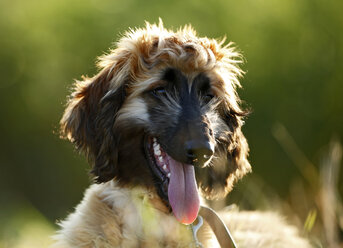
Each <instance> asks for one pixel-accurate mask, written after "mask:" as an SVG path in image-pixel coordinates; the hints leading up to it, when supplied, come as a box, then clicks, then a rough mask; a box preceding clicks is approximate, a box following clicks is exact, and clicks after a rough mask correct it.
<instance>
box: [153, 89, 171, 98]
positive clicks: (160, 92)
mask: <svg viewBox="0 0 343 248" xmlns="http://www.w3.org/2000/svg"><path fill="white" fill-rule="evenodd" d="M152 94H153V95H154V96H156V97H160V96H165V95H166V94H167V92H166V89H165V88H164V87H157V88H156V89H153V90H152Z"/></svg>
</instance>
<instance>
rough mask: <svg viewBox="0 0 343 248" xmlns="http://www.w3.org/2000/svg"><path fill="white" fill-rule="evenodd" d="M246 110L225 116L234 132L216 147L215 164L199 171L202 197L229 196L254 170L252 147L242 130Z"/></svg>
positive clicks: (227, 123)
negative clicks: (236, 183) (250, 151)
mask: <svg viewBox="0 0 343 248" xmlns="http://www.w3.org/2000/svg"><path fill="white" fill-rule="evenodd" d="M247 114H248V113H245V112H243V111H239V112H235V111H230V112H228V113H225V114H223V115H224V116H223V120H224V122H225V123H226V125H227V126H228V127H229V129H230V132H228V133H226V135H225V136H226V138H224V140H222V141H221V142H219V144H218V146H217V147H216V152H215V155H214V158H213V159H212V161H211V165H210V166H207V167H205V168H202V169H201V170H199V173H198V176H199V179H200V180H199V182H200V189H201V191H202V194H203V195H204V196H205V198H207V199H218V198H223V197H225V196H226V195H227V194H228V193H229V192H230V191H231V190H232V188H233V184H234V183H235V182H236V181H237V180H238V179H240V178H242V177H243V176H244V175H245V174H247V173H248V172H250V171H251V166H250V163H249V161H248V153H249V146H248V143H247V141H246V138H245V137H244V135H243V133H242V130H241V127H242V125H243V120H242V118H243V116H245V115H247Z"/></svg>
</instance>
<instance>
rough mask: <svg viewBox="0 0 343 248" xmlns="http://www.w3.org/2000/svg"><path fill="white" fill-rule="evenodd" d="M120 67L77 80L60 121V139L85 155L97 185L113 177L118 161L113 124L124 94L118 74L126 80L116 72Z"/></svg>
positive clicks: (116, 137) (123, 85)
mask: <svg viewBox="0 0 343 248" xmlns="http://www.w3.org/2000/svg"><path fill="white" fill-rule="evenodd" d="M119 65H120V63H117V65H116V66H113V65H110V64H109V65H107V66H106V67H105V68H103V69H102V70H101V71H100V72H99V73H98V74H97V75H96V76H94V77H93V78H83V81H76V82H75V89H74V92H73V93H72V95H71V98H70V100H69V101H68V103H67V108H66V110H65V112H64V115H63V117H62V119H61V121H60V125H61V136H62V137H63V138H67V139H69V140H70V141H71V142H73V143H74V144H75V146H76V148H77V149H79V150H80V151H82V152H84V153H85V154H86V155H87V157H88V159H89V160H90V161H91V162H92V163H93V164H94V166H93V170H92V173H93V174H95V175H96V176H97V178H96V180H97V181H99V182H103V181H108V180H110V179H111V178H112V177H113V175H114V170H115V166H114V165H115V164H116V159H117V149H116V143H117V142H116V140H117V139H119V136H118V135H117V134H116V133H115V131H114V130H113V124H114V121H115V117H116V113H117V111H118V110H119V109H120V107H121V105H122V104H123V102H124V99H125V94H126V93H125V90H126V89H125V87H126V86H125V82H118V80H117V78H118V75H121V77H120V78H121V79H123V78H125V77H123V76H122V73H116V71H117V72H118V70H119V68H118V67H119ZM113 85H116V86H115V87H113ZM100 175H101V176H100Z"/></svg>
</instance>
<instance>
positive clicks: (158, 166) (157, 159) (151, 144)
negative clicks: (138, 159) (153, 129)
mask: <svg viewBox="0 0 343 248" xmlns="http://www.w3.org/2000/svg"><path fill="white" fill-rule="evenodd" d="M146 154H147V155H148V156H147V157H148V158H149V160H150V161H149V165H150V168H151V170H152V172H153V173H154V174H155V176H156V177H157V178H158V179H159V180H160V182H161V183H160V184H159V186H158V187H159V191H160V192H162V194H163V195H164V198H165V199H166V200H167V201H168V202H169V204H170V206H171V208H172V211H173V214H174V215H175V218H176V219H177V220H178V221H179V222H181V223H182V224H191V223H193V221H194V220H195V219H196V217H197V215H198V212H199V207H200V199H199V194H198V188H197V183H196V179H195V172H194V167H193V165H189V164H183V163H181V162H178V161H176V160H174V159H173V158H172V157H171V156H169V155H168V154H167V153H166V152H165V151H164V150H163V148H162V147H161V145H160V144H159V143H158V141H157V139H156V138H153V137H147V139H146Z"/></svg>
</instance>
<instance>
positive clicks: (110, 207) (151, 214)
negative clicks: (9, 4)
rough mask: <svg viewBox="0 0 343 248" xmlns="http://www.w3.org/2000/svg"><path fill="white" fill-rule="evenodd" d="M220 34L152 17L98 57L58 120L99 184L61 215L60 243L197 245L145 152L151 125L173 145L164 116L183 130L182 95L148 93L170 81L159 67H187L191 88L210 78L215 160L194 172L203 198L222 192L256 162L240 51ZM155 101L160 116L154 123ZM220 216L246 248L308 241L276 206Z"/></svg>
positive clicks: (209, 238)
mask: <svg viewBox="0 0 343 248" xmlns="http://www.w3.org/2000/svg"><path fill="white" fill-rule="evenodd" d="M223 43H224V41H222V42H218V41H216V40H214V39H208V38H198V37H197V36H196V33H195V31H194V30H193V29H192V28H191V27H190V26H186V27H185V28H183V29H180V30H178V31H177V32H173V31H169V30H167V29H165V28H164V27H163V25H162V22H160V24H159V25H150V24H147V25H146V27H145V28H144V29H136V30H131V31H130V32H128V33H126V35H125V36H124V37H123V38H121V39H120V41H119V42H118V44H117V48H116V49H114V50H111V51H110V53H109V54H107V55H104V56H102V57H101V58H100V59H99V63H98V66H99V68H100V72H99V73H98V74H97V75H95V76H94V77H92V78H86V77H85V78H83V80H82V81H77V82H76V83H75V89H74V92H73V93H72V95H71V98H70V100H69V102H68V105H67V108H66V110H65V113H64V115H63V118H62V120H61V130H62V136H63V137H66V138H68V139H69V140H70V141H72V142H73V143H74V144H75V145H76V147H77V148H78V149H79V150H80V151H82V152H84V153H85V154H86V155H87V156H88V158H89V160H90V162H91V163H92V166H93V169H92V173H93V174H94V175H95V180H96V182H97V183H100V184H94V185H92V186H91V187H90V188H89V189H88V190H87V191H86V193H85V197H84V199H83V201H82V202H81V203H80V204H79V205H78V206H77V208H76V210H75V212H74V213H72V214H71V215H69V217H68V218H67V219H66V220H65V221H62V222H61V224H60V225H61V230H60V231H59V232H58V234H57V235H56V236H55V239H56V240H57V242H56V245H57V246H58V247H65V248H71V247H80V248H81V247H82V248H91V247H94V248H102V247H104V248H105V247H192V246H194V242H193V239H192V238H191V233H190V230H189V229H188V228H187V227H186V226H185V225H181V224H180V223H179V222H177V221H176V219H175V218H174V216H173V215H172V214H171V209H170V205H169V204H168V199H166V198H165V197H163V196H164V195H163V192H162V193H161V190H159V189H160V188H159V187H160V186H161V185H160V184H161V183H163V182H159V181H158V178H157V177H156V175H154V174H153V173H152V172H151V170H150V169H149V163H148V162H147V155H146V154H145V153H144V152H142V150H143V146H144V142H145V140H146V139H145V136H146V135H147V134H148V135H150V136H153V137H157V138H158V139H159V140H161V142H162V144H163V145H165V147H164V148H165V149H166V150H167V151H168V153H169V151H170V150H168V149H171V148H170V147H169V146H168V144H167V143H168V142H164V143H163V135H165V133H163V132H162V131H161V126H159V125H162V127H164V129H167V130H171V129H173V128H174V129H175V130H179V129H180V128H179V125H182V123H181V124H180V123H176V122H177V121H176V120H178V119H180V118H179V116H180V113H181V112H182V111H184V110H183V109H182V108H183V107H182V106H181V105H182V99H180V97H178V96H176V94H175V95H172V94H171V95H166V96H167V97H166V98H165V99H164V100H163V101H162V102H161V103H160V105H156V99H155V100H154V99H153V98H152V97H151V96H150V95H148V94H151V92H152V91H154V90H155V89H159V87H161V86H164V85H165V82H162V81H163V80H161V73H162V72H163V71H165V70H166V68H173V69H172V70H174V71H175V73H176V74H175V75H179V74H180V75H182V77H184V78H185V80H187V82H189V85H188V88H191V87H192V84H194V82H198V81H199V80H203V81H204V82H207V81H209V82H210V90H211V92H210V93H211V95H210V97H213V96H212V95H214V97H213V98H214V100H210V101H209V102H208V103H206V104H203V105H202V106H201V108H200V107H199V112H201V118H200V119H199V120H201V122H202V124H204V125H205V126H206V129H204V130H206V132H208V133H206V135H205V136H206V137H207V138H208V140H209V142H213V143H214V146H215V148H214V151H213V153H214V154H213V156H212V157H211V159H210V160H209V161H206V162H205V163H204V164H202V165H201V166H195V173H196V177H197V184H198V187H199V189H200V193H201V195H202V196H203V197H205V198H207V199H211V198H219V197H224V196H225V195H226V194H227V193H228V192H229V191H230V190H231V189H232V187H233V184H234V182H235V181H236V180H238V179H239V178H241V177H242V176H244V175H245V174H246V173H248V172H250V171H251V167H250V164H249V162H248V159H247V156H248V151H249V148H248V144H247V142H246V139H245V137H244V135H243V133H242V131H241V127H242V125H243V123H244V122H243V117H244V116H245V115H246V111H244V110H242V109H241V107H240V99H239V97H238V96H237V93H236V91H235V89H236V87H239V86H240V83H239V81H238V78H239V77H240V76H242V74H243V73H242V71H241V70H240V69H239V67H238V64H239V63H240V62H241V60H240V55H239V53H237V52H236V50H235V49H234V48H233V47H232V44H228V45H225V46H223ZM173 73H174V72H173ZM177 73H179V74H177ZM199 75H200V76H199ZM199 77H200V79H199ZM197 80H198V81H197ZM206 80H207V81H206ZM202 97H203V96H199V99H200V100H201V101H203V99H204V98H202ZM200 100H199V101H200ZM161 108H162V110H161ZM152 109H155V110H158V111H160V114H161V116H162V117H159V116H157V119H156V118H155V119H154V120H155V123H154V121H152V119H153V114H152V112H151V111H152ZM163 115H164V116H163ZM164 119H166V120H168V121H164ZM174 122H175V123H176V124H173V123H174ZM180 122H182V120H181V121H180ZM161 123H162V124H161ZM170 123H171V124H170ZM163 125H167V126H163ZM168 125H171V126H168ZM178 128H179V129H178ZM175 132H176V131H175ZM174 136H175V135H174ZM176 136H177V135H176ZM177 145H178V144H176V146H177ZM176 146H175V145H174V149H176V148H177V147H176ZM177 155H178V154H177ZM168 182H169V181H168ZM221 215H222V216H223V218H224V219H225V220H226V222H227V223H228V225H229V227H231V231H232V233H233V236H234V237H235V238H236V240H237V242H238V245H239V247H265V248H266V247H304V248H306V247H309V245H308V243H307V241H306V240H304V239H301V238H300V237H299V236H298V234H297V231H296V229H295V228H293V227H291V226H289V225H287V224H286V223H285V222H284V221H282V220H281V218H280V217H278V216H277V215H275V214H271V213H258V212H255V213H254V212H252V213H248V212H238V211H226V212H223V213H221ZM275 227H277V228H275ZM276 229H277V230H276ZM201 232H202V233H201V235H200V237H201V241H202V243H203V244H205V245H206V246H205V247H217V246H218V243H217V242H216V240H215V238H214V236H213V234H212V233H211V231H210V230H208V227H206V225H205V227H204V228H203V229H202V231H201Z"/></svg>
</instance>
